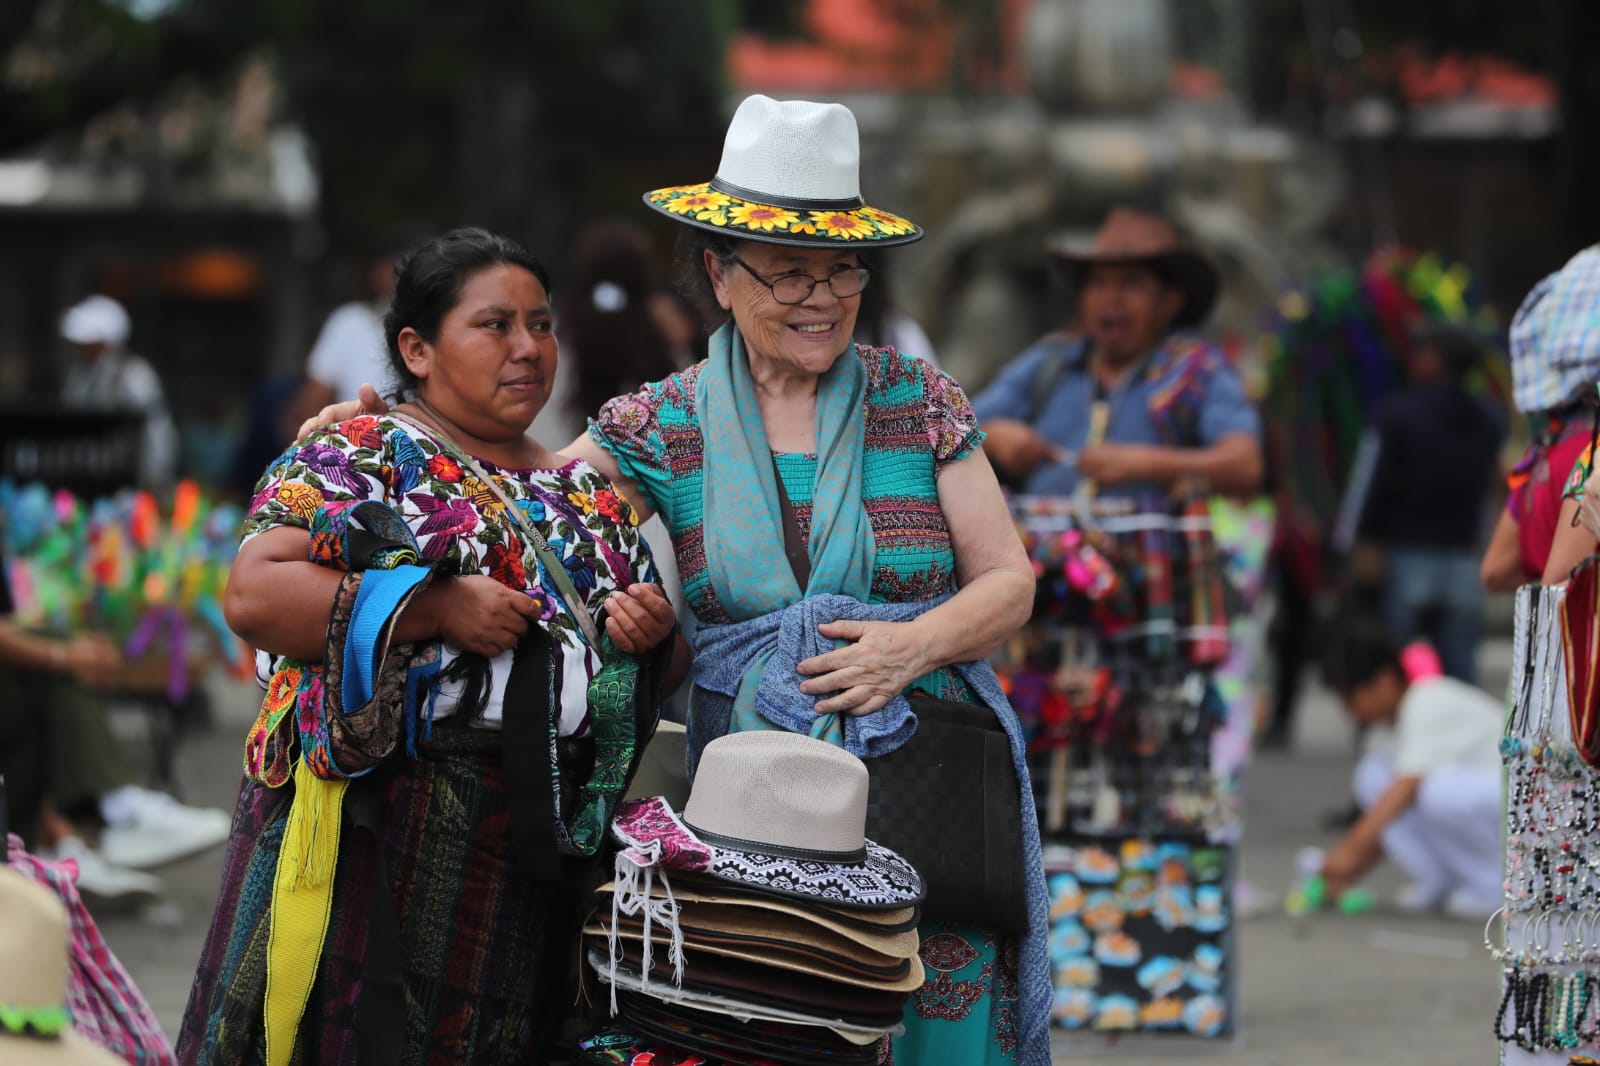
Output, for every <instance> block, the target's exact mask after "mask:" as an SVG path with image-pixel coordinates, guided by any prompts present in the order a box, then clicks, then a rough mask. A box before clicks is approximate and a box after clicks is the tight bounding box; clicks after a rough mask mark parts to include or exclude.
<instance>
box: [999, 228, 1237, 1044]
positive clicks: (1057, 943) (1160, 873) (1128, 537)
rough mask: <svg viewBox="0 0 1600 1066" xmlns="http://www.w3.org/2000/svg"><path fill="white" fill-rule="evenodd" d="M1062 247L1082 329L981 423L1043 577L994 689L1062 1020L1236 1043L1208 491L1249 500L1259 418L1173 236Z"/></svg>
mask: <svg viewBox="0 0 1600 1066" xmlns="http://www.w3.org/2000/svg"><path fill="white" fill-rule="evenodd" d="M1051 251H1052V254H1053V255H1054V256H1055V257H1056V259H1057V261H1058V262H1059V264H1060V265H1061V266H1062V267H1063V268H1064V270H1065V271H1066V272H1067V273H1068V274H1069V275H1070V277H1071V278H1072V280H1074V281H1075V282H1076V301H1077V306H1076V308H1075V313H1074V314H1073V315H1072V316H1071V317H1072V319H1073V320H1074V322H1075V323H1076V325H1077V327H1078V328H1080V329H1081V333H1077V332H1075V333H1063V334H1055V335H1052V336H1049V337H1046V338H1044V339H1043V340H1041V341H1040V342H1039V343H1038V344H1037V345H1035V346H1034V347H1033V348H1031V349H1030V350H1029V351H1027V352H1025V353H1023V354H1022V355H1021V356H1020V357H1018V359H1017V360H1015V361H1014V362H1013V363H1012V364H1011V365H1010V366H1008V367H1007V368H1005V369H1004V370H1003V371H1002V372H1001V373H1000V375H999V377H998V378H997V379H996V380H995V382H994V383H993V384H991V385H990V386H989V388H988V389H987V390H985V391H984V392H983V393H982V394H981V395H980V396H978V397H977V399H976V400H975V401H974V407H975V409H976V410H977V412H978V415H979V418H980V421H981V424H982V427H983V428H984V430H985V431H986V432H988V433H989V442H988V443H987V444H986V446H985V447H986V449H987V450H988V451H989V453H990V456H991V458H992V459H993V460H994V462H995V464H996V466H997V467H998V468H999V469H1000V470H1001V472H1002V473H1003V474H1004V475H1007V476H1008V477H1009V478H1010V483H1011V485H1012V487H1013V488H1014V490H1016V495H1014V496H1013V497H1012V511H1013V518H1014V520H1015V521H1016V523H1017V526H1018V528H1019V530H1020V532H1021V533H1022V536H1023V540H1024V544H1025V546H1026V547H1027V548H1028V550H1029V554H1030V556H1031V559H1032V562H1033V566H1034V571H1035V575H1036V578H1037V594H1036V599H1035V605H1034V612H1033V620H1032V622H1031V623H1030V624H1029V626H1028V628H1027V629H1026V630H1025V631H1024V632H1023V633H1022V634H1021V635H1020V636H1019V637H1018V638H1017V639H1015V640H1013V641H1012V642H1011V643H1010V644H1009V646H1008V647H1007V648H1006V649H1005V651H1004V653H1003V655H1002V659H1003V664H1002V666H1001V668H1000V672H1001V676H1002V679H1003V682H1004V684H1005V685H1006V687H1007V694H1008V696H1009V698H1010V699H1011V702H1012V704H1013V706H1014V707H1016V709H1017V713H1018V716H1019V718H1020V719H1021V720H1022V722H1023V724H1024V733H1025V736H1026V737H1027V740H1028V749H1029V771H1030V776H1031V778H1032V780H1033V784H1034V793H1035V800H1036V803H1037V806H1038V810H1039V817H1040V828H1041V832H1042V835H1043V837H1044V840H1045V842H1046V858H1045V862H1046V870H1047V875H1048V876H1049V878H1050V879H1051V883H1052V889H1053V899H1052V908H1051V965H1052V973H1053V982H1054V987H1055V995H1056V999H1055V1005H1054V1009H1053V1014H1052V1016H1053V1020H1054V1021H1055V1022H1056V1024H1058V1025H1061V1026H1064V1027H1066V1028H1069V1029H1074V1030H1081V1031H1084V1032H1085V1033H1096V1034H1116V1035H1122V1034H1127V1033H1130V1032H1144V1033H1150V1034H1160V1035H1161V1036H1163V1037H1169V1036H1170V1037H1176V1036H1178V1035H1188V1036H1190V1037H1201V1038H1216V1037H1224V1036H1228V1035H1231V1034H1232V1033H1234V1032H1236V1026H1237V1021H1236V1017H1235V1015H1236V1011H1235V1007H1234V1003H1233V999H1232V988H1233V983H1234V974H1233V969H1234V967H1233V964H1232V960H1231V925H1232V915H1231V903H1232V900H1231V895H1232V876H1233V861H1232V853H1231V849H1230V847H1229V842H1230V841H1232V840H1233V839H1235V838H1236V836H1237V831H1238V830H1237V827H1238V803H1239V787H1238V777H1239V770H1240V769H1241V768H1242V762H1243V755H1244V753H1245V752H1247V751H1248V740H1247V739H1242V738H1248V729H1247V727H1245V728H1241V726H1242V723H1241V722H1240V721H1239V718H1238V715H1239V714H1240V713H1241V712H1245V713H1247V703H1248V701H1247V700H1245V699H1242V698H1239V699H1236V701H1235V702H1234V703H1233V704H1232V705H1230V704H1229V703H1228V702H1226V701H1225V700H1224V699H1223V697H1222V695H1221V694H1220V693H1219V691H1218V688H1217V686H1216V685H1215V684H1214V683H1213V675H1214V674H1215V672H1216V671H1217V670H1218V669H1219V668H1221V667H1222V666H1224V665H1225V664H1227V663H1228V662H1229V660H1230V658H1231V657H1232V653H1233V642H1232V630H1231V625H1230V613H1232V612H1233V611H1234V609H1235V608H1234V605H1232V604H1230V602H1229V600H1230V596H1229V592H1228V590H1227V586H1226V581H1227V576H1228V570H1227V567H1226V565H1225V562H1224V559H1223V556H1222V555H1221V553H1220V552H1219V551H1218V548H1217V541H1216V536H1215V530H1214V528H1213V522H1212V503H1211V495H1212V493H1214V492H1223V493H1228V494H1234V495H1238V496H1248V495H1250V494H1252V493H1253V492H1254V491H1255V490H1256V488H1257V486H1258V483H1259V480H1260V475H1261V448H1260V441H1259V425H1258V422H1257V419H1256V416H1255V413H1254V409H1253V408H1252V406H1251V405H1250V403H1249V401H1248V399H1247V398H1246V396H1245V393H1244V389H1243V385H1242V383H1241V381H1240V379H1239V376H1238V374H1237V373H1236V372H1235V370H1234V369H1233V367H1232V366H1231V365H1230V364H1229V363H1228V361H1227V360H1226V358H1225V357H1224V356H1223V354H1222V353H1221V352H1220V351H1219V350H1218V349H1217V348H1215V347H1213V346H1211V345H1209V344H1207V343H1205V342H1204V341H1201V340H1200V339H1198V338H1197V337H1195V336H1194V335H1192V334H1191V333H1189V332H1188V331H1189V330H1191V329H1193V328H1194V327H1196V326H1198V325H1199V324H1200V323H1202V322H1203V321H1204V320H1205V318H1206V316H1207V314H1208V313H1209V312H1210V309H1211V306H1212V304H1213V303H1214V301H1215V298H1216V293H1217V289H1218V284H1219V277H1218V274H1217V272H1216V269H1215V267H1214V266H1212V264H1211V263H1210V262H1209V260H1207V259H1206V258H1205V257H1204V256H1203V255H1201V254H1200V253H1199V252H1197V251H1196V250H1194V249H1192V248H1190V247H1188V246H1187V245H1185V244H1184V243H1183V242H1182V241H1181V239H1180V238H1179V236H1178V234H1177V232H1176V230H1175V229H1173V227H1172V226H1171V225H1169V224H1168V223H1166V222H1165V221H1164V220H1161V219H1159V218H1156V217H1154V216H1150V215H1146V214H1143V213H1141V212H1137V211H1132V210H1127V209H1118V210H1116V211H1114V212H1112V214H1111V215H1110V216H1109V217H1108V218H1107V220H1106V222H1105V224H1104V225H1103V226H1102V228H1101V230H1100V232H1099V234H1098V235H1097V236H1096V238H1095V241H1094V243H1093V245H1092V246H1090V247H1088V248H1084V247H1081V246H1068V245H1061V244H1057V245H1055V246H1053V247H1052V249H1051ZM1230 518H1231V519H1232V518H1236V516H1230ZM1240 525H1244V526H1245V527H1246V528H1254V527H1253V526H1252V525H1251V524H1250V523H1244V522H1241V521H1238V520H1235V521H1233V523H1232V525H1231V526H1230V530H1231V531H1232V532H1234V533H1238V532H1239V527H1240ZM1253 562H1255V563H1258V562H1259V555H1257V556H1256V557H1255V559H1254V560H1253ZM1245 583H1246V584H1249V583H1250V582H1249V581H1248V580H1247V581H1246V582H1245ZM1256 583H1259V578H1258V577H1257V580H1256ZM1235 669H1236V670H1237V669H1238V665H1237V664H1235ZM1235 695H1236V697H1237V695H1238V694H1237V693H1236V694H1235ZM1230 725H1231V728H1230V729H1228V730H1225V729H1224V727H1225V726H1230ZM1223 735H1229V736H1231V737H1233V738H1234V740H1235V741H1241V742H1236V743H1231V744H1227V745H1220V746H1219V745H1218V743H1217V738H1218V737H1219V736H1223ZM1214 749H1215V750H1219V751H1222V752H1224V753H1225V754H1227V756H1228V770H1227V772H1226V774H1225V776H1226V779H1227V781H1226V785H1225V787H1219V782H1218V779H1217V775H1216V774H1215V772H1214V769H1213V750H1214ZM1157 971H1160V972H1157ZM1191 977H1192V979H1191Z"/></svg>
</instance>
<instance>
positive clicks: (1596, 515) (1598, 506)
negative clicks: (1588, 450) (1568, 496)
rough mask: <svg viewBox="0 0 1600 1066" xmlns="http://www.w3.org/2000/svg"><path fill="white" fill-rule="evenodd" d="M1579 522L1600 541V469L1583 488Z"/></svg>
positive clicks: (1580, 499) (1599, 468) (1596, 469)
mask: <svg viewBox="0 0 1600 1066" xmlns="http://www.w3.org/2000/svg"><path fill="white" fill-rule="evenodd" d="M1578 521H1580V522H1582V523H1583V528H1584V529H1587V530H1588V531H1589V535H1590V536H1592V537H1594V539H1595V540H1600V467H1596V468H1595V471H1594V473H1592V474H1590V475H1589V480H1588V481H1587V482H1586V483H1585V484H1584V486H1583V495H1582V496H1581V497H1579V499H1578Z"/></svg>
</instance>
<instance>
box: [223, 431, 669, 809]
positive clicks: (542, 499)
mask: <svg viewBox="0 0 1600 1066" xmlns="http://www.w3.org/2000/svg"><path fill="white" fill-rule="evenodd" d="M411 434H412V431H411V430H410V429H409V428H408V427H404V426H402V425H401V424H400V423H399V422H397V421H395V420H394V419H391V418H388V417H386V416H380V417H371V416H363V417H361V418H356V419H351V420H349V421H347V422H344V423H341V424H339V425H336V426H332V427H329V428H327V429H324V430H320V431H318V432H316V433H314V434H312V435H311V436H309V437H307V438H306V439H305V440H302V441H300V442H299V443H297V444H296V445H295V446H294V447H292V448H290V449H289V450H288V451H287V452H285V453H284V454H283V455H282V456H280V457H279V458H278V460H277V461H275V462H274V463H273V465H272V466H271V467H270V468H268V470H267V473H266V475H265V476H264V477H263V478H262V480H261V482H260V484H259V485H258V486H257V489H256V492H255V496H254V499H253V500H252V501H251V505H250V513H249V516H248V517H247V518H246V521H245V537H246V539H248V538H249V537H252V536H255V535H256V534H258V533H261V532H263V531H264V530H267V529H270V528H273V527H276V526H280V525H290V526H295V527H298V528H302V529H307V530H308V531H309V532H310V533H311V536H312V545H311V552H312V557H313V558H314V559H323V557H324V556H328V555H330V553H332V554H334V555H336V554H337V553H338V552H339V551H340V550H341V549H340V547H339V546H340V545H341V544H342V537H341V536H340V535H339V531H338V530H336V529H334V528H333V526H334V525H336V524H337V516H338V515H339V514H341V513H342V510H343V509H346V508H349V507H352V506H354V505H355V504H356V503H359V502H360V501H363V500H381V501H384V502H387V503H389V504H390V505H391V506H392V507H393V508H395V510H396V511H397V512H398V514H399V518H400V519H401V520H403V521H404V522H405V524H406V526H407V527H409V529H410V530H411V532H412V533H413V534H414V535H415V537H416V540H417V543H418V545H419V546H420V549H421V552H420V554H421V557H422V559H423V560H426V561H428V562H438V561H441V560H442V561H443V564H444V566H445V569H446V572H447V573H455V574H462V575H466V574H487V575H489V576H490V577H493V578H494V579H495V580H497V581H499V582H501V583H502V584H504V585H506V586H507V587H508V588H513V589H516V590H518V591H520V592H525V593H527V595H528V596H529V598H530V599H531V600H533V602H534V606H535V608H536V609H537V611H538V616H539V618H540V621H541V622H542V623H544V624H545V626H546V628H548V629H549V631H550V634H551V637H552V639H553V640H554V641H555V643H556V645H557V649H558V654H559V655H563V656H565V655H572V654H582V655H584V656H585V657H586V658H588V659H590V660H591V661H590V663H589V665H588V674H589V676H590V677H593V676H594V674H595V672H596V671H597V670H598V669H599V663H598V662H596V661H593V653H592V652H591V651H589V650H588V649H587V648H586V647H585V646H584V643H583V638H582V636H581V634H580V632H579V629H578V624H577V622H576V620H575V619H574V618H573V617H572V616H571V614H570V613H569V612H568V611H567V610H566V607H565V605H564V604H562V602H561V600H560V598H559V595H558V594H557V593H556V591H555V587H554V583H553V582H551V581H550V579H549V575H548V574H547V573H545V571H544V570H543V569H542V568H541V567H540V566H539V565H538V558H537V555H536V553H535V552H534V550H533V548H532V547H531V545H528V544H525V543H524V542H523V540H524V538H523V537H522V536H521V535H520V532H513V530H514V529H515V524H514V523H513V522H512V520H511V518H510V516H507V515H505V513H504V511H505V507H504V505H503V504H502V503H501V502H500V500H499V498H498V497H497V496H496V495H495V494H494V493H493V492H492V491H491V490H490V487H489V486H488V485H485V484H483V482H482V481H480V480H479V479H478V478H477V477H475V476H471V475H469V474H468V473H467V472H466V471H464V470H463V469H462V467H461V464H459V463H458V462H457V461H456V460H455V459H453V458H452V457H450V456H448V455H446V454H444V453H443V451H442V449H440V447H439V445H438V443H437V442H436V441H434V440H432V439H431V438H428V437H426V436H424V435H423V434H422V433H420V432H417V435H416V437H415V438H414V437H413V436H412V435H411ZM483 465H484V470H485V472H486V473H487V474H488V475H489V476H490V477H492V478H493V479H494V480H495V481H496V483H497V484H498V485H499V486H500V487H501V488H502V489H503V490H504V491H505V492H506V494H507V495H508V496H510V497H511V499H512V500H513V501H515V502H516V504H517V505H518V506H519V507H521V508H523V510H524V512H525V513H526V514H527V515H528V517H529V518H530V519H531V520H532V522H533V524H534V526H535V527H536V528H538V530H539V532H540V533H541V534H542V535H543V536H544V538H545V539H546V541H547V542H548V543H549V544H550V546H551V548H552V550H554V551H555V552H556V554H557V556H558V557H559V558H560V559H561V561H562V564H563V566H564V567H565V568H566V571H567V576H568V577H570V578H571V579H572V583H573V585H574V586H575V587H576V588H577V589H578V591H579V593H580V594H581V595H582V596H583V597H584V599H585V601H586V603H587V606H588V607H589V610H590V611H591V612H593V613H595V614H599V613H600V611H601V609H602V607H603V605H604V602H605V600H606V598H607V597H608V596H609V595H610V594H611V593H612V592H614V591H617V590H620V589H625V588H627V587H628V586H629V585H631V584H632V583H633V582H635V581H643V580H654V568H653V567H652V565H651V563H650V559H649V553H648V551H647V549H646V548H645V547H644V545H643V541H642V539H641V537H640V535H639V530H638V516H637V515H636V514H634V513H633V510H632V508H630V507H629V506H628V505H627V504H626V502H624V501H623V500H622V499H621V498H620V497H617V496H616V494H615V489H614V487H613V486H612V485H611V483H610V482H609V481H607V480H606V478H605V477H604V476H603V475H602V474H601V473H600V472H599V471H598V470H596V469H594V468H593V467H591V466H589V465H588V464H587V463H584V462H582V461H577V462H573V463H569V464H568V465H567V466H565V467H562V468H561V469H559V470H502V469H499V468H497V467H494V466H491V465H490V464H487V463H485V464H483ZM319 523H320V526H319ZM324 527H325V528H324ZM324 561H332V560H331V559H327V560H324ZM450 654H451V653H448V652H447V660H446V662H445V664H444V665H446V666H448V664H449V663H448V657H449V655H450ZM259 659H262V660H265V661H264V662H258V670H262V671H263V676H264V677H267V678H270V677H271V676H272V673H273V671H274V670H276V669H277V665H278V663H277V660H274V659H272V657H270V656H261V657H259ZM574 669H576V664H574ZM570 695H571V699H572V700H573V701H574V703H575V706H574V708H573V709H572V713H571V714H570V715H567V717H564V718H563V726H564V728H568V727H570V728H572V729H576V730H578V731H582V730H583V729H584V728H586V726H587V723H586V719H585V715H584V714H583V711H582V708H581V707H577V706H576V704H581V703H582V700H583V693H582V691H581V690H579V689H576V687H575V689H574V691H573V692H572V693H571V694H570ZM292 696H293V693H292V692H279V693H276V694H275V695H274V694H270V693H269V697H268V700H267V701H266V702H265V703H264V704H263V707H262V711H261V718H260V720H259V721H258V723H257V729H256V731H255V732H254V733H253V734H252V742H251V745H250V747H249V748H248V749H247V751H246V756H245V761H246V767H245V769H246V772H247V773H248V774H250V775H251V776H252V777H255V778H257V779H259V780H263V781H266V782H268V783H272V782H273V781H278V780H279V779H280V778H281V779H282V780H287V776H288V771H289V767H290V766H291V765H292V763H291V762H290V759H291V758H292V752H286V751H285V750H284V749H285V747H286V745H284V744H282V743H280V740H279V738H280V737H282V736H283V735H284V731H283V730H281V729H280V728H278V727H279V726H280V725H281V724H284V719H285V717H286V716H287V714H288V712H289V711H290V710H292V709H293V708H294V703H293V699H292ZM562 696H563V705H564V706H565V704H566V702H567V696H568V694H567V693H565V692H563V694H562ZM286 698H287V699H288V702H287V703H286V702H285V699H286ZM569 719H570V722H569ZM287 724H288V726H289V727H290V731H291V732H292V729H293V726H294V724H295V723H293V722H290V723H287ZM279 783H281V781H280V782H279Z"/></svg>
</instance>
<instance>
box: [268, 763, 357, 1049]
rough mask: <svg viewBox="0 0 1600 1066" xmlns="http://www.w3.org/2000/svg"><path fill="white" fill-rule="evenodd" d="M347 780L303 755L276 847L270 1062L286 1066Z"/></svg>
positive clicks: (334, 857)
mask: <svg viewBox="0 0 1600 1066" xmlns="http://www.w3.org/2000/svg"><path fill="white" fill-rule="evenodd" d="M348 785H349V782H348V781H343V780H339V781H326V780H324V779H322V778H320V777H318V776H317V775H316V774H313V773H312V772H311V770H310V769H309V768H308V767H307V766H306V764H305V760H304V759H301V760H299V761H298V762H297V763H296V764H295V768H294V799H293V800H292V801H291V802H290V805H289V821H288V823H287V824H286V825H285V826H284V830H283V843H282V845H281V846H280V847H279V849H278V869H277V873H276V874H275V876H274V877H273V880H272V908H271V915H272V917H271V925H270V928H269V931H268V934H267V996H266V1004H265V1015H266V1038H267V1066H288V1063H289V1060H290V1058H291V1057H293V1055H294V1044H295V1034H296V1033H297V1032H298V1031H299V1029H300V1018H301V1016H302V1015H304V1014H305V1010H306V1001H307V1000H308V999H309V998H310V996H311V985H312V982H313V981H315V980H316V976H317V964H318V962H320V961H321V959H322V944H323V941H324V940H325V939H327V935H328V917H329V914H330V912H331V910H332V908H333V872H334V867H335V865H336V864H337V862H338V859H339V824H340V821H341V815H342V808H343V805H344V790H345V788H346V786H348Z"/></svg>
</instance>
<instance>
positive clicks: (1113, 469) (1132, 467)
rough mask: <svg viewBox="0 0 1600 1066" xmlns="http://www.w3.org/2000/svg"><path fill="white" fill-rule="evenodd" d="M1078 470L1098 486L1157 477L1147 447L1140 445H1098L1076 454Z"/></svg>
mask: <svg viewBox="0 0 1600 1066" xmlns="http://www.w3.org/2000/svg"><path fill="white" fill-rule="evenodd" d="M1078 473H1079V474H1080V475H1081V476H1083V477H1086V478H1089V479H1091V480H1093V481H1095V482H1096V483H1098V484H1101V485H1122V484H1126V483H1127V482H1129V481H1147V480H1153V479H1158V477H1157V471H1156V470H1155V464H1154V461H1153V460H1152V458H1151V454H1150V449H1149V448H1147V447H1145V446H1144V445H1142V444H1099V445H1096V446H1095V447H1093V448H1085V449H1084V450H1083V451H1082V452H1081V453H1079V455H1078Z"/></svg>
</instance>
